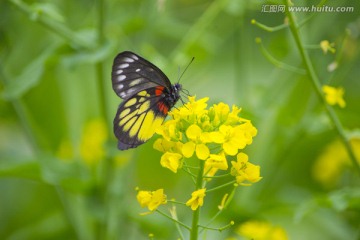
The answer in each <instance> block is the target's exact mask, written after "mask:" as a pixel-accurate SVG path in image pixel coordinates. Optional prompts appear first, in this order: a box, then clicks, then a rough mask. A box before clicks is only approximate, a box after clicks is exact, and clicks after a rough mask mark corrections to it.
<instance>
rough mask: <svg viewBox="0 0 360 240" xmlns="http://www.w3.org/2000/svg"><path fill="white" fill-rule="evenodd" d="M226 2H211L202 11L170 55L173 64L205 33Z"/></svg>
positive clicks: (223, 0) (220, 0)
mask: <svg viewBox="0 0 360 240" xmlns="http://www.w3.org/2000/svg"><path fill="white" fill-rule="evenodd" d="M227 3H228V0H218V1H212V2H211V4H210V6H209V7H208V8H207V9H206V10H205V11H204V13H203V14H202V15H201V16H200V17H199V19H198V20H197V21H196V23H195V24H193V25H192V26H191V28H190V29H189V31H188V32H187V33H186V34H185V35H184V37H183V38H182V41H181V42H180V43H179V44H178V46H177V47H176V48H175V49H174V50H173V52H172V53H171V54H170V57H169V59H173V60H174V61H175V62H176V61H178V60H179V58H180V57H181V56H182V55H183V53H184V50H186V48H187V47H188V46H189V45H190V44H192V43H193V42H195V41H196V40H197V39H198V38H199V37H200V36H201V35H202V33H203V32H204V31H205V29H206V27H207V26H209V25H211V24H212V23H213V21H214V19H215V18H216V16H218V14H219V13H220V12H221V10H222V9H223V8H224V7H225V6H226V4H227Z"/></svg>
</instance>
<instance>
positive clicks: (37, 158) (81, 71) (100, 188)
mask: <svg viewBox="0 0 360 240" xmlns="http://www.w3.org/2000/svg"><path fill="white" fill-rule="evenodd" d="M319 2H320V1H297V0H293V3H294V4H295V5H299V6H311V5H316V4H319ZM278 4H283V3H282V2H277V1H271V2H268V1H259V0H257V1H255V0H254V1H248V0H219V1H206V0H193V1H190V0H178V1H170V0H168V1H167V0H151V1H145V0H143V1H140V0H137V1H124V0H120V1H116V0H108V1H105V0H99V1H88V0H80V1H70V0H65V1H45V0H43V1H40V0H39V1H20V0H9V1H5V0H4V1H1V2H0V14H1V15H0V61H1V62H0V63H1V65H0V79H1V83H0V84H1V85H0V90H1V99H0V109H1V111H0V117H1V118H0V156H1V158H0V239H12V240H15V239H90V240H91V239H148V234H149V233H153V234H154V235H155V239H177V237H178V235H177V233H176V230H175V226H174V225H173V223H171V222H169V221H168V220H167V219H165V218H164V217H162V216H160V215H158V214H156V213H155V214H152V215H147V216H140V215H139V213H141V212H144V211H146V210H145V209H141V208H140V206H139V204H138V203H137V202H136V191H135V190H134V189H135V187H137V186H139V187H140V188H141V189H147V190H155V189H158V188H164V189H165V192H166V194H167V195H168V197H169V198H173V197H174V198H176V199H179V200H182V201H186V200H187V199H188V198H189V196H190V193H191V191H192V190H193V189H189V187H188V186H189V181H188V179H187V175H186V174H185V173H183V172H181V171H180V173H178V174H173V173H172V172H170V171H169V170H168V169H164V168H162V167H161V166H160V163H159V161H160V156H161V153H159V152H157V151H156V150H154V149H153V148H152V143H153V142H154V139H156V138H157V136H154V137H153V139H152V140H150V141H149V143H147V144H144V145H143V146H141V147H138V148H137V149H135V150H128V151H124V152H120V151H118V150H117V149H116V140H115V137H114V136H113V134H112V118H113V117H114V115H115V113H116V109H117V106H118V104H119V103H120V99H119V98H118V97H117V96H116V94H115V93H114V92H113V90H112V87H111V66H112V61H113V58H114V57H115V56H116V55H117V53H119V52H121V51H124V50H131V51H134V52H136V53H138V54H139V55H141V56H143V57H144V58H146V59H148V60H149V61H151V62H153V63H154V64H155V65H157V66H158V67H159V68H161V69H162V70H163V71H164V72H165V73H166V74H167V76H168V77H169V78H170V79H171V80H172V82H173V83H174V82H177V80H178V77H179V68H180V69H181V70H183V69H184V68H185V66H186V65H187V64H188V62H189V61H190V59H191V58H192V57H195V61H194V62H193V63H192V64H191V66H190V68H189V69H188V70H187V71H186V73H185V74H184V76H183V78H182V79H181V83H182V84H183V87H184V88H186V89H187V90H188V91H189V92H190V93H191V94H193V95H196V96H197V98H202V97H210V101H209V103H211V104H212V103H218V102H220V101H222V102H225V103H227V104H229V105H232V104H236V105H237V106H240V107H242V109H243V110H242V113H241V116H243V117H246V118H248V119H250V120H252V122H253V124H254V125H255V126H256V127H257V129H258V135H257V136H256V137H255V139H254V142H253V144H252V145H251V146H250V147H249V148H247V149H246V153H247V154H248V155H249V157H250V161H251V162H253V163H255V164H258V165H260V166H261V175H262V176H263V179H262V180H261V181H260V182H259V183H256V184H254V185H253V186H251V187H240V188H239V189H238V190H237V193H236V195H235V198H234V200H233V202H232V203H231V204H230V206H229V208H228V209H227V210H226V211H225V212H224V213H223V214H222V215H221V216H220V217H219V218H218V219H217V220H216V221H215V222H214V223H213V225H214V226H215V227H219V226H223V225H226V224H227V223H228V222H229V221H230V220H234V221H235V226H234V227H232V228H230V229H227V230H226V231H224V232H222V233H218V232H207V234H206V239H226V238H231V237H232V238H234V239H242V238H241V236H239V235H238V234H237V233H236V232H237V226H238V225H239V224H241V223H243V222H246V221H248V220H259V221H264V222H267V223H271V224H272V225H274V226H279V227H281V228H283V229H284V230H285V231H286V234H287V236H288V238H289V239H299V240H301V239H309V240H312V239H314V240H319V239H320V240H321V239H326V240H327V239H334V240H335V239H360V230H359V229H360V188H359V177H360V176H359V175H358V174H357V173H356V172H354V171H353V170H352V169H353V167H352V166H351V164H350V163H349V162H347V155H346V152H345V151H344V149H343V147H342V144H341V143H340V142H339V139H338V136H337V134H336V131H334V129H333V127H332V124H331V122H330V121H329V118H328V116H327V115H326V113H325V112H324V107H323V105H322V104H321V102H320V101H319V99H318V97H317V95H316V93H315V91H314V89H313V86H312V84H311V82H310V81H309V79H308V77H307V75H304V74H297V73H294V72H291V71H287V70H286V69H282V68H279V67H276V66H274V65H273V64H272V63H270V61H269V60H268V59H267V57H266V56H265V55H264V53H263V52H262V50H261V46H260V45H259V44H257V43H255V38H256V37H260V38H261V39H262V44H263V46H264V47H265V48H266V51H268V52H269V53H270V54H271V56H272V57H273V58H275V59H277V60H279V61H282V62H285V63H287V64H290V65H293V66H295V67H298V68H303V65H302V61H301V58H300V55H299V52H298V49H297V48H296V46H295V43H294V40H293V38H292V35H291V33H290V31H289V29H288V28H284V29H282V30H279V31H275V32H267V31H264V30H263V29H260V28H259V27H257V26H255V25H253V24H251V20H252V19H256V21H257V22H260V23H263V24H266V25H268V26H277V25H281V24H283V23H284V21H286V19H285V16H284V14H283V13H281V12H262V11H261V9H262V7H263V6H264V5H278ZM322 4H325V5H328V6H353V7H354V11H353V12H347V13H316V14H310V13H303V12H302V13H297V14H296V20H297V21H299V22H301V21H303V20H304V19H306V18H308V17H311V18H310V19H309V20H308V21H307V22H306V24H304V25H303V26H302V27H301V31H300V34H301V37H302V39H303V41H304V42H305V43H306V44H307V45H309V50H308V51H309V54H310V57H311V61H312V62H313V64H314V67H315V70H316V72H317V74H318V76H319V78H320V81H321V83H322V84H328V85H332V86H336V87H338V86H341V87H343V88H344V89H345V97H344V99H345V101H346V103H347V106H346V108H339V107H338V106H335V107H334V109H335V111H336V114H337V115H338V116H339V118H340V120H341V122H342V124H343V126H344V128H345V129H346V130H347V133H348V135H349V136H351V139H352V140H351V142H352V145H353V148H354V150H355V152H357V157H358V159H360V150H359V149H360V140H359V139H360V137H359V136H360V135H359V131H358V130H357V129H358V128H359V126H360V94H359V93H360V81H359V76H360V68H359V66H360V55H359V51H360V50H359V41H360V3H359V1H357V0H351V1H345V0H343V1H322ZM322 40H328V41H329V42H331V43H335V49H336V53H335V54H332V53H330V52H328V53H327V54H324V53H323V51H322V50H321V49H320V47H319V43H320V41H322ZM334 62H335V63H336V64H337V68H336V69H335V70H333V71H329V70H328V66H329V65H330V64H334ZM324 159H325V160H324ZM319 161H322V162H321V163H319ZM321 164H322V165H321ZM327 164H328V165H329V166H327ZM319 166H320V167H319ZM329 169H330V170H329ZM225 192H226V189H225V191H224V192H222V193H219V194H214V195H210V194H209V196H207V197H206V199H205V205H204V210H203V212H202V218H203V220H204V221H205V220H206V219H209V218H210V217H211V216H212V215H213V214H214V213H215V212H216V209H217V205H218V204H219V202H220V200H221V197H222V196H223V194H224V193H225ZM184 193H186V194H184ZM165 209H166V207H165ZM179 218H180V219H182V220H183V221H184V222H187V223H189V221H190V220H191V215H190V214H189V212H187V213H186V212H185V211H184V213H183V212H181V211H180V212H179Z"/></svg>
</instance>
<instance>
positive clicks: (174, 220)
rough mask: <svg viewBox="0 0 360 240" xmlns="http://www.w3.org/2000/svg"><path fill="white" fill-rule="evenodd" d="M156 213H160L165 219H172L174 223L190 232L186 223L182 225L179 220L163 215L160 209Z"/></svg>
mask: <svg viewBox="0 0 360 240" xmlns="http://www.w3.org/2000/svg"><path fill="white" fill-rule="evenodd" d="M156 212H158V213H160V214H161V215H163V216H164V217H166V218H168V219H170V220H171V221H173V222H175V223H177V224H179V225H181V226H183V227H184V228H186V229H187V230H190V228H189V226H187V225H186V224H185V223H182V222H180V221H179V220H177V219H174V218H172V217H171V216H169V215H167V214H165V213H163V212H162V211H160V210H158V209H157V210H156Z"/></svg>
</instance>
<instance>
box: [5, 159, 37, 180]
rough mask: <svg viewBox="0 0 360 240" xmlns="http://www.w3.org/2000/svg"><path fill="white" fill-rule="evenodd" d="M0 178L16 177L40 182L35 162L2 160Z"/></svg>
mask: <svg viewBox="0 0 360 240" xmlns="http://www.w3.org/2000/svg"><path fill="white" fill-rule="evenodd" d="M0 177H17V178H29V179H34V180H41V178H42V176H41V170H40V165H39V163H38V162H37V161H35V160H21V161H19V160H16V159H11V158H6V157H5V158H3V159H2V160H1V161H0Z"/></svg>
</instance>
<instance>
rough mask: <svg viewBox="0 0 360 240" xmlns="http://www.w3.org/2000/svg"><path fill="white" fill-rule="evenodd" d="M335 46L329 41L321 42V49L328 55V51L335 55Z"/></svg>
mask: <svg viewBox="0 0 360 240" xmlns="http://www.w3.org/2000/svg"><path fill="white" fill-rule="evenodd" d="M334 46H335V44H334V43H330V42H329V41H328V40H323V41H321V42H320V48H321V49H322V50H323V52H324V53H325V54H326V53H327V52H328V51H330V52H331V53H335V51H336V49H335V48H334Z"/></svg>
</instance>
